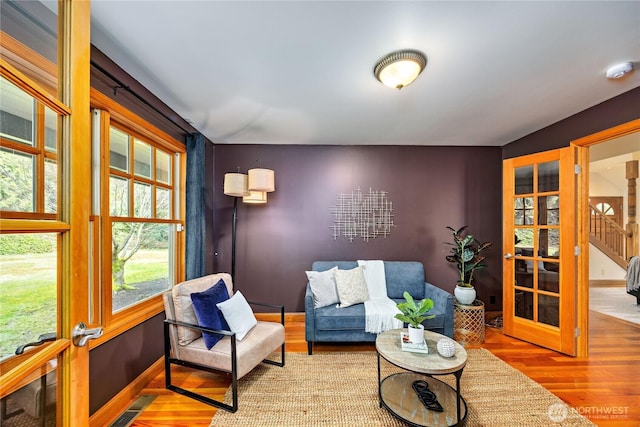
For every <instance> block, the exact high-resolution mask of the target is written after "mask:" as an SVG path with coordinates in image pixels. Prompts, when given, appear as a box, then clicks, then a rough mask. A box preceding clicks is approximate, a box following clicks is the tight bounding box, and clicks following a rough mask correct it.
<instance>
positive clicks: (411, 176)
mask: <svg viewBox="0 0 640 427" xmlns="http://www.w3.org/2000/svg"><path fill="white" fill-rule="evenodd" d="M501 155H502V150H501V148H500V147H406V146H404V147H400V146H297V145H293V146H292V145H278V146H264V145H216V146H215V161H214V167H213V168H212V169H211V173H213V175H214V179H213V182H214V183H215V190H214V191H215V195H214V204H215V205H214V208H213V211H214V215H213V230H214V231H213V239H214V240H213V243H212V244H211V245H209V247H211V248H212V251H213V252H211V253H210V254H208V255H209V256H211V257H213V258H214V259H215V261H214V262H213V267H212V268H213V269H212V270H211V272H215V271H230V270H231V220H232V208H233V198H232V197H228V196H225V195H224V194H223V192H222V187H223V181H224V173H225V172H235V171H236V170H237V167H238V166H239V167H240V170H241V171H242V172H246V171H247V169H250V167H252V166H251V165H252V164H254V166H253V167H255V163H254V162H255V161H256V160H258V163H259V166H261V167H266V168H270V169H273V170H274V171H275V174H276V191H275V192H273V193H270V194H269V195H268V203H267V205H262V206H256V205H253V206H252V205H244V204H242V203H239V208H238V237H237V247H236V280H235V282H236V289H239V290H241V291H242V292H243V293H244V294H245V295H246V296H247V298H248V299H253V300H258V301H264V302H271V303H280V304H284V305H285V309H286V311H287V312H302V311H304V303H303V298H304V292H305V286H306V276H305V273H304V272H305V270H309V269H310V268H311V263H312V262H313V261H314V260H356V259H384V260H411V261H413V260H416V261H421V262H423V263H424V266H425V272H426V279H427V281H429V282H432V283H434V284H435V285H437V286H439V287H441V288H443V289H446V290H449V291H453V288H454V287H455V283H456V271H455V269H454V268H453V266H452V265H451V264H449V263H447V262H446V261H445V255H446V254H447V253H448V252H449V247H448V246H447V245H445V244H444V242H448V241H450V234H449V231H448V230H446V229H445V226H447V225H451V226H453V227H459V226H461V225H465V224H468V225H469V230H470V231H471V232H472V234H474V235H476V237H477V238H479V239H480V240H483V241H487V240H489V241H493V242H495V247H494V248H492V250H491V251H490V254H489V255H488V260H487V261H488V264H489V268H488V269H487V270H484V271H481V272H480V273H479V274H478V275H477V289H478V294H479V298H481V299H483V300H484V301H485V302H486V303H487V309H488V310H500V309H501V307H502V287H501V277H502V263H501V258H500V247H501V240H502V218H501V217H502V207H501V203H502V178H501V176H502V159H501ZM358 187H359V188H360V189H361V190H362V191H363V192H368V191H369V189H370V188H371V189H373V190H384V191H387V192H388V199H389V200H390V201H391V202H392V203H393V209H394V210H393V215H394V222H395V224H396V227H394V228H393V229H392V232H391V235H390V236H388V237H387V238H377V239H371V240H369V242H364V241H363V240H362V238H356V239H355V240H354V241H353V242H349V240H347V239H345V238H343V237H339V238H338V239H337V240H334V238H333V236H332V230H331V226H332V225H333V216H332V214H331V212H330V207H332V206H335V205H336V204H337V199H338V194H339V193H351V192H352V191H354V190H355V189H356V188H358ZM216 254H217V255H216ZM490 296H494V297H495V302H494V303H493V304H490V303H489V301H490Z"/></svg>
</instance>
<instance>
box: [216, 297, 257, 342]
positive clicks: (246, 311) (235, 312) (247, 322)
mask: <svg viewBox="0 0 640 427" xmlns="http://www.w3.org/2000/svg"><path fill="white" fill-rule="evenodd" d="M217 305H218V308H219V309H220V311H222V314H223V315H224V318H225V320H226V321H227V323H228V324H229V328H231V332H235V334H236V338H237V339H238V341H242V338H244V337H245V335H247V333H248V332H249V331H250V330H251V329H252V328H253V327H254V326H256V325H257V324H258V321H257V320H256V317H255V316H254V315H253V310H251V306H249V303H248V302H247V300H246V299H245V298H244V295H242V292H240V291H238V292H236V293H235V294H233V296H232V297H231V298H229V299H228V300H226V301H223V302H221V303H219V304H217Z"/></svg>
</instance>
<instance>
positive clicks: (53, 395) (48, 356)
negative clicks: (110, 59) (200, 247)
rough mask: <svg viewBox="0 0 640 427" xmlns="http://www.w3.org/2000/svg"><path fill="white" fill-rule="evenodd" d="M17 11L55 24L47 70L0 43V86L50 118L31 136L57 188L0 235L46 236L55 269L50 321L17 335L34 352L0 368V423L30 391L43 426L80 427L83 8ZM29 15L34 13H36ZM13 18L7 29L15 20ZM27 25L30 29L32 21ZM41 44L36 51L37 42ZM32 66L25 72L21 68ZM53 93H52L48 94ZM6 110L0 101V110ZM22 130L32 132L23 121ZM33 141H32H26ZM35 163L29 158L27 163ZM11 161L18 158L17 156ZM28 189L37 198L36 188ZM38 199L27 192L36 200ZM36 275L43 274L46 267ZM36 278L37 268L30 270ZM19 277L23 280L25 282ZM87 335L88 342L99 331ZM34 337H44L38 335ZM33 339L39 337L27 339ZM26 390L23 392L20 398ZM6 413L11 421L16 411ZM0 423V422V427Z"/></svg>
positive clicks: (87, 164) (86, 132)
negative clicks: (13, 400)
mask: <svg viewBox="0 0 640 427" xmlns="http://www.w3.org/2000/svg"><path fill="white" fill-rule="evenodd" d="M23 3H24V6H25V7H24V8H18V9H16V10H17V11H18V12H20V13H19V14H22V13H24V14H25V16H27V17H29V18H32V17H33V16H34V15H30V14H31V13H32V11H33V12H34V13H35V11H37V12H38V16H46V17H48V16H49V15H48V14H43V13H42V11H46V10H50V11H51V12H53V13H54V14H55V15H56V18H57V22H58V25H57V32H55V34H53V35H52V37H53V39H54V40H53V42H54V44H56V45H57V64H51V65H49V62H47V61H36V60H34V59H33V58H34V57H35V58H39V56H37V55H34V54H32V50H30V46H27V45H24V44H22V42H20V41H16V40H13V39H12V38H10V37H3V40H2V41H1V43H2V48H3V52H2V55H1V58H0V68H1V74H2V78H3V79H5V81H6V82H9V83H7V84H11V85H13V87H15V88H16V89H15V90H16V93H24V94H26V95H27V96H31V97H32V98H33V99H34V100H37V102H34V105H36V104H37V108H38V110H37V111H45V110H44V107H43V106H46V108H48V110H46V111H50V112H51V115H52V117H53V120H52V123H49V122H46V119H44V121H43V123H47V125H44V124H43V125H42V126H40V127H37V130H36V131H35V132H34V134H35V135H39V134H40V133H42V132H43V131H44V129H45V127H47V128H48V129H50V130H52V133H53V134H54V135H55V137H54V138H53V139H54V143H53V144H52V145H53V146H54V147H55V150H54V152H55V153H56V154H55V160H56V166H57V169H56V170H55V172H53V173H54V176H56V180H57V182H56V184H57V185H54V187H56V188H57V190H56V191H55V194H56V201H55V206H56V207H57V212H56V211H54V212H55V213H54V214H49V213H48V212H41V211H43V209H40V208H38V207H37V203H39V202H36V209H33V212H31V211H26V212H27V213H28V214H27V215H25V214H24V212H25V211H23V210H19V209H14V210H15V211H16V212H14V214H13V215H8V216H5V217H3V218H0V229H1V231H2V233H3V234H9V235H20V234H28V233H33V234H35V235H38V236H40V235H43V234H47V235H50V236H52V239H51V240H53V241H55V244H54V246H55V254H54V255H53V256H52V257H51V259H52V260H53V261H51V264H52V265H55V267H52V268H50V270H53V271H54V273H53V274H52V275H47V277H46V281H47V283H48V282H49V281H50V282H52V283H53V285H52V286H51V295H52V297H51V298H49V299H46V303H47V304H48V305H47V307H48V308H49V307H50V310H51V311H53V312H54V313H55V316H53V318H51V319H48V318H47V320H50V321H49V323H46V324H45V325H44V327H45V328H46V329H45V330H40V329H38V328H34V330H33V331H26V333H25V336H26V337H28V342H31V341H32V342H36V341H38V339H40V340H41V341H43V342H44V343H43V344H41V345H38V346H33V345H30V346H28V348H27V349H26V350H25V351H24V352H22V354H18V355H15V356H11V357H9V358H7V359H5V360H3V361H1V362H0V386H1V387H0V398H1V399H2V402H1V403H2V412H3V413H2V416H3V418H4V417H5V415H6V416H9V415H12V414H5V409H6V407H5V406H4V405H5V403H6V402H7V401H8V400H9V397H10V396H11V395H13V393H14V392H16V393H17V392H22V391H26V392H27V394H28V396H29V397H30V398H32V399H34V400H35V399H36V395H37V394H36V389H38V388H39V391H38V392H37V393H38V395H39V396H44V399H43V400H40V402H45V403H44V405H43V404H42V403H40V404H39V406H40V410H37V411H36V412H37V414H35V415H36V417H38V418H40V419H41V420H42V419H44V415H45V414H46V413H50V412H51V409H50V408H51V407H52V406H54V407H55V416H53V417H50V416H49V417H47V418H46V419H47V425H51V420H55V425H58V426H64V427H67V426H74V427H75V426H78V427H80V426H87V425H89V346H88V345H87V343H86V341H81V340H79V339H74V335H78V334H77V333H74V332H77V331H79V330H80V331H81V329H82V328H80V329H76V326H78V325H80V324H81V323H83V322H89V304H90V302H89V264H90V251H89V249H90V245H91V235H90V234H91V231H90V230H91V224H90V217H89V214H90V212H91V186H90V185H88V184H87V182H88V181H87V180H90V177H91V149H90V144H88V143H87V141H90V139H91V127H90V126H91V115H90V102H89V101H90V96H89V94H90V88H89V85H90V78H89V73H90V52H91V50H90V31H89V24H90V18H91V17H90V2H88V1H73V0H62V1H59V2H58V8H57V10H51V9H49V7H50V5H49V7H46V9H44V7H45V6H42V5H39V4H38V3H37V2H33V4H31V3H29V2H23ZM48 3H49V2H48ZM54 4H55V2H54ZM38 6H42V7H41V8H40V9H38ZM19 14H18V15H16V16H13V15H12V16H11V17H9V18H8V19H17V18H16V17H17V16H19ZM33 22H34V23H36V24H38V23H39V21H38V19H36V18H34V20H33ZM38 25H39V24H38ZM38 28H40V27H38ZM43 28H44V27H43ZM47 28H48V27H47ZM25 31H28V29H26V30H25ZM43 33H44V31H43ZM47 34H49V33H47ZM42 44H44V45H46V43H45V42H43V43H42ZM32 60H33V61H34V62H33V63H31V62H30V61H32ZM56 88H57V93H54V92H56ZM20 99H22V98H20ZM8 104H9V101H7V103H6V104H5V105H4V106H3V108H4V107H6V105H8ZM38 114H39V115H42V114H43V113H38ZM45 117H46V116H45ZM25 121H26V122H34V123H39V122H37V121H33V119H31V120H29V119H26V120H25ZM38 138H42V137H36V139H38ZM38 141H39V140H38ZM26 142H27V143H29V142H31V141H28V140H27V141H26ZM41 143H42V142H37V143H33V142H31V146H30V147H28V148H26V149H23V151H27V154H29V151H34V150H36V148H37V147H38V144H41ZM3 144H7V145H10V144H14V147H21V146H20V145H19V144H22V145H25V144H23V143H22V142H20V141H18V142H17V143H16V141H15V140H14V141H13V142H12V141H9V142H8V143H7V142H5V141H3ZM15 144H18V145H15ZM26 145H29V144H26ZM38 153H39V152H35V151H34V154H38ZM21 154H22V155H23V157H26V156H24V153H22V152H21ZM43 164H44V162H43ZM35 169H36V170H37V168H35ZM42 169H44V168H42ZM38 173H40V172H35V175H36V176H38ZM34 181H36V180H34ZM34 186H35V187H36V188H39V187H38V185H34ZM40 187H43V186H42V185H40ZM42 191H43V190H40V189H37V190H35V192H36V193H37V194H39V193H38V192H42ZM36 198H37V197H36ZM38 200H39V199H38ZM46 266H47V267H49V264H48V263H47V264H46ZM37 269H40V270H43V269H44V268H43V267H42V265H38V266H37ZM27 273H29V272H25V274H27ZM47 289H48V288H47ZM35 294H36V293H35V292H34V295H33V298H34V299H36V298H38V297H41V295H35ZM47 296H48V294H47ZM5 308H6V307H5ZM9 308H12V307H9ZM34 317H35V316H34ZM94 322H96V319H94ZM35 323H37V322H35ZM41 323H43V322H39V323H38V324H37V326H38V327H41V326H43V325H41ZM93 326H98V325H97V324H96V325H93ZM90 329H92V328H90ZM93 329H94V332H95V333H97V331H98V330H99V327H96V328H93ZM42 332H46V333H44V334H41V333H42ZM34 333H37V334H40V336H39V337H38V338H35V337H34V338H31V337H32V336H33V334H34ZM25 344H26V343H25ZM34 347H35V348H34ZM18 353H21V352H20V351H19V352H18ZM32 385H33V386H34V387H33V390H31V389H27V388H28V387H29V388H31V386H32ZM43 390H44V392H43ZM31 391H34V393H31ZM54 403H55V404H54ZM36 406H38V405H36ZM43 406H44V407H43ZM16 412H18V415H20V414H19V411H16ZM16 416H17V415H16ZM3 422H4V420H3V421H2V422H0V424H3Z"/></svg>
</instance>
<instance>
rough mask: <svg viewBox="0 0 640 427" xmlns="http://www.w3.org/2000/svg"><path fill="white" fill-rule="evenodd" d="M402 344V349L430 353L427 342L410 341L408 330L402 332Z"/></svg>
mask: <svg viewBox="0 0 640 427" xmlns="http://www.w3.org/2000/svg"><path fill="white" fill-rule="evenodd" d="M400 346H401V347H402V351H410V352H412V353H429V348H428V347H427V343H426V342H425V341H422V342H421V343H413V342H411V341H409V333H408V332H400Z"/></svg>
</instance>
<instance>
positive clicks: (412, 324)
mask: <svg viewBox="0 0 640 427" xmlns="http://www.w3.org/2000/svg"><path fill="white" fill-rule="evenodd" d="M403 296H404V299H405V302H401V303H398V304H397V305H396V306H397V307H398V310H400V313H398V314H396V316H395V318H396V319H398V320H401V321H402V322H404V323H407V324H408V328H407V329H408V331H409V341H411V342H412V343H415V344H419V343H422V342H423V341H424V325H423V324H422V322H424V321H425V320H427V319H433V318H434V317H435V314H431V315H429V314H427V313H428V312H429V311H431V309H432V308H433V300H432V299H431V298H425V299H423V300H422V301H420V302H418V303H416V301H415V300H414V299H413V297H412V296H411V295H410V294H409V292H406V291H405V292H404V294H403Z"/></svg>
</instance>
